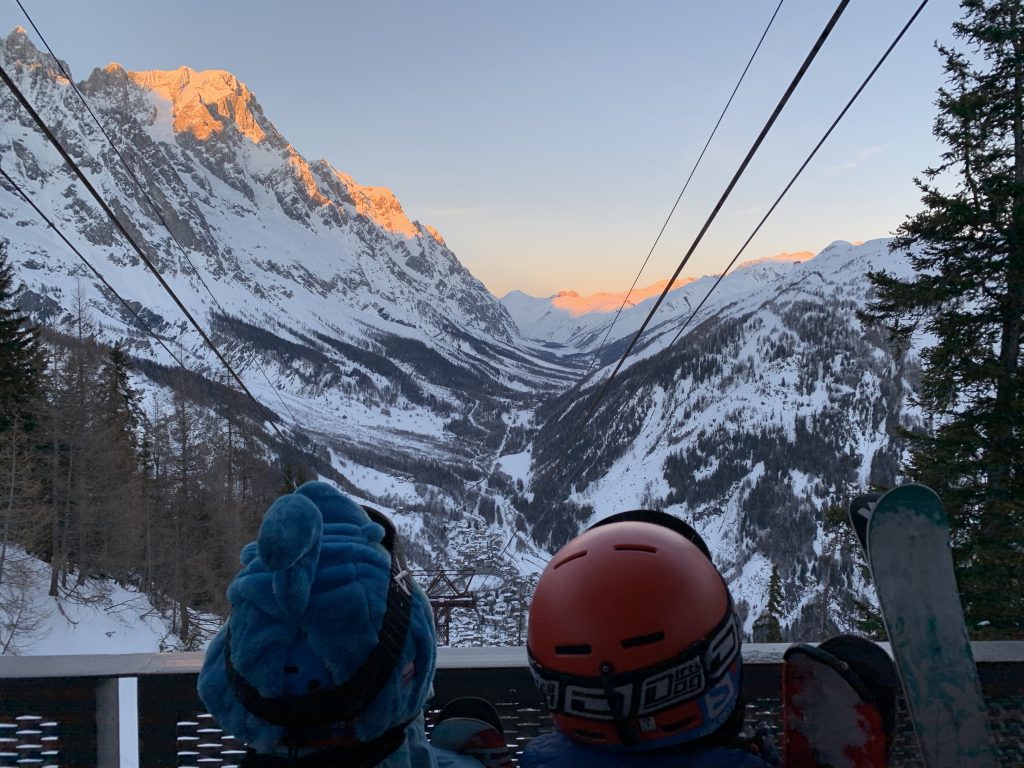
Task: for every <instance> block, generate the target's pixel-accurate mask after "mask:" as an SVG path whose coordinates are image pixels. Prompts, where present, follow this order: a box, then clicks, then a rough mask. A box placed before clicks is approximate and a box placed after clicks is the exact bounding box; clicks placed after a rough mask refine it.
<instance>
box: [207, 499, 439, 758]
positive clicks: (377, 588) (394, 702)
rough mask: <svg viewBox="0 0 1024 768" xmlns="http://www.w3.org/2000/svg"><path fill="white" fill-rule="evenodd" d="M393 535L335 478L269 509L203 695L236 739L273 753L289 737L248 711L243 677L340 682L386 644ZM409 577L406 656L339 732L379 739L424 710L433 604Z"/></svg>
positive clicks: (300, 683) (260, 681)
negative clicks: (341, 488) (382, 639)
mask: <svg viewBox="0 0 1024 768" xmlns="http://www.w3.org/2000/svg"><path fill="white" fill-rule="evenodd" d="M384 537H385V529H384V527H383V526H382V525H380V524H378V523H376V522H373V521H372V520H371V519H370V517H369V516H368V515H367V513H366V511H365V510H364V509H363V508H362V507H360V506H359V505H358V504H356V503H355V502H353V501H352V500H351V499H349V498H348V497H347V496H345V495H344V494H342V493H340V492H339V491H338V490H336V489H335V488H334V487H332V486H330V485H328V484H327V483H321V482H310V483H306V484H304V485H303V486H302V487H301V488H299V489H298V490H297V491H296V492H295V493H292V494H288V495H286V496H282V497H280V498H279V499H277V501H275V502H274V503H273V504H272V505H271V506H270V509H268V510H267V513H266V515H264V518H263V524H262V526H261V527H260V532H259V536H258V538H257V540H256V541H254V542H251V543H249V544H246V545H245V547H244V548H243V549H242V554H241V561H242V566H243V567H242V570H241V571H240V572H239V573H238V575H237V576H235V579H234V581H232V582H231V585H230V586H229V587H228V592H227V595H228V600H229V601H230V603H231V616H230V617H229V619H228V621H227V622H226V623H225V625H224V626H223V627H222V628H221V630H220V632H218V634H217V636H216V637H214V639H213V641H212V642H211V643H210V646H209V648H208V649H207V652H206V659H205V661H204V662H203V669H202V672H201V673H200V675H199V696H200V698H201V699H202V700H203V703H204V704H205V705H206V707H207V709H208V710H209V712H210V714H212V715H213V716H214V717H215V718H217V720H218V721H219V723H220V724H221V726H223V727H224V728H225V729H227V730H228V731H229V732H230V733H232V734H233V735H234V736H235V737H236V738H238V739H240V740H242V741H244V742H246V743H247V744H248V745H249V746H250V747H252V748H253V749H255V750H256V751H258V752H270V751H273V750H274V749H275V748H277V747H278V746H280V744H281V740H282V738H284V736H285V729H284V728H283V727H282V726H280V725H274V724H272V723H270V722H268V721H266V720H264V719H261V718H260V717H259V716H257V715H256V714H254V712H253V711H251V710H253V709H259V708H258V707H256V706H253V704H252V695H251V690H250V691H249V692H248V693H247V692H246V690H244V687H245V686H247V687H249V688H250V689H255V692H257V694H258V696H260V697H263V698H265V699H277V698H279V697H287V696H293V697H294V696H302V695H303V694H307V693H310V692H312V691H319V692H322V691H325V690H329V689H334V688H338V687H339V686H342V685H343V684H344V683H345V682H347V681H349V680H350V679H351V678H352V677H353V675H355V673H356V672H357V671H358V670H359V669H360V667H361V666H362V664H363V662H364V661H365V660H366V659H367V657H368V656H369V655H370V653H371V652H372V651H373V650H374V649H375V648H376V647H377V645H378V642H379V640H380V634H381V630H382V625H383V622H384V615H385V613H386V609H387V600H388V591H389V584H390V585H391V586H390V588H391V589H392V590H395V589H398V588H399V585H397V584H394V583H393V582H392V578H391V557H392V555H391V553H389V551H388V549H387V548H386V547H385V546H384V545H383V544H382V542H383V541H384ZM404 582H405V583H406V584H407V585H408V586H409V587H410V588H411V589H410V592H411V606H410V609H409V628H408V631H407V633H406V635H405V642H404V646H403V647H402V651H401V655H400V657H399V661H398V663H397V664H396V665H395V667H394V669H393V670H392V672H391V676H390V678H389V679H388V680H387V681H386V682H385V683H384V685H383V687H381V688H380V690H379V691H378V692H377V693H376V695H375V696H372V698H370V699H369V701H368V702H367V704H366V706H365V707H364V708H363V709H362V710H361V712H360V713H359V714H357V715H355V716H353V717H351V718H350V719H348V720H345V721H343V722H336V723H332V725H331V726H330V731H331V734H332V736H333V737H335V738H337V737H342V738H354V739H355V740H356V741H359V742H368V741H372V740H373V739H375V738H377V737H378V736H381V734H383V733H384V732H385V731H388V730H389V729H392V728H395V727H396V726H398V725H401V724H403V723H406V722H408V721H410V720H412V719H413V718H415V717H416V716H417V715H418V714H419V713H420V712H421V710H422V709H423V707H424V704H425V703H426V700H427V697H428V696H429V695H430V686H431V681H432V680H433V677H434V664H435V654H436V641H435V636H434V620H433V615H432V613H431V610H430V603H429V601H428V600H427V597H426V595H425V594H424V593H423V591H422V589H420V588H419V586H417V585H416V584H415V583H414V582H413V581H412V580H411V579H408V578H406V579H405V580H404ZM229 642H230V648H229V649H227V650H228V653H229V659H230V667H231V668H232V669H233V673H229V671H228V670H229V664H228V663H227V662H226V660H225V649H226V646H227V643H229ZM236 673H237V674H236ZM239 676H240V678H241V679H242V680H244V687H243V689H241V690H240V688H239V683H238V677H239ZM247 707H248V708H247ZM292 736H293V735H292ZM292 736H289V738H292Z"/></svg>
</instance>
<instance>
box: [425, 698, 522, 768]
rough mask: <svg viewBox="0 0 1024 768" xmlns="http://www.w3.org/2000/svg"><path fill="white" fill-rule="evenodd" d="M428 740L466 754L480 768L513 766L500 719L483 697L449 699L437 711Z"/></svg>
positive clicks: (439, 746)
mask: <svg viewBox="0 0 1024 768" xmlns="http://www.w3.org/2000/svg"><path fill="white" fill-rule="evenodd" d="M430 743H431V745H433V746H434V747H438V748H440V749H445V750H447V751H449V752H455V753H457V754H460V755H468V756H470V757H472V758H474V759H476V760H477V761H478V762H479V763H480V765H482V766H483V767H484V768H513V763H512V756H511V754H510V753H509V749H508V744H507V743H506V742H505V730H504V728H502V725H501V720H500V719H499V718H498V713H497V712H496V711H495V709H494V707H493V706H492V705H491V703H490V702H488V701H486V700H485V699H478V698H474V697H472V696H465V697H462V698H458V699H452V700H451V701H449V702H448V703H447V704H446V705H445V706H444V707H443V708H442V709H441V711H440V713H438V716H437V721H436V722H435V724H434V728H433V730H432V731H431V732H430Z"/></svg>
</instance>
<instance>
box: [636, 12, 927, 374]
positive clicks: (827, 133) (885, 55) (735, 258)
mask: <svg viewBox="0 0 1024 768" xmlns="http://www.w3.org/2000/svg"><path fill="white" fill-rule="evenodd" d="M926 5H928V0H922V2H921V4H920V5H919V6H918V7H917V10H916V11H914V13H913V15H912V16H911V17H910V19H909V20H908V21H907V23H906V24H904V25H903V29H901V30H900V32H899V34H898V35H896V38H895V39H894V40H893V41H892V42H891V43H890V44H889V47H888V48H886V49H885V53H883V54H882V57H881V58H880V59H879V60H878V63H876V64H875V66H874V67H873V68H872V69H871V71H870V72H869V73H868V76H867V77H865V78H864V82H862V83H861V84H860V87H859V88H858V89H857V90H856V92H855V93H854V94H853V96H851V97H850V100H849V101H848V102H846V106H845V107H843V109H842V110H841V111H840V112H839V114H838V115H837V116H836V119H835V120H833V121H832V124H831V125H830V126H829V127H828V130H827V131H825V133H824V135H823V136H822V137H821V139H820V140H819V141H818V143H817V144H816V145H815V146H814V149H812V150H811V152H810V154H809V155H807V158H806V159H805V160H804V161H803V163H802V164H801V165H800V167H799V168H798V169H797V171H796V173H794V174H793V178H791V179H790V180H789V183H788V184H787V185H786V186H785V188H784V189H783V190H782V192H780V193H779V196H778V197H777V198H775V202H774V203H772V206H771V208H769V209H768V211H767V213H765V215H764V216H763V217H762V218H761V221H759V222H758V224H757V226H756V227H754V231H753V232H751V233H750V237H748V238H747V239H746V240H745V241H744V243H743V245H741V246H740V249H739V250H738V251H737V252H736V255H735V256H733V257H732V261H730V262H729V265H728V266H727V267H726V268H725V270H724V271H723V272H722V274H720V275H719V276H718V279H717V280H715V282H714V284H713V285H712V286H711V288H710V289H709V290H708V292H707V293H706V294H704V298H703V299H701V301H700V304H698V305H697V307H696V308H695V309H694V310H693V311H692V312H690V315H689V316H688V317H687V318H686V322H684V323H683V324H682V325H681V326H680V327H679V330H678V331H676V335H675V336H674V337H673V338H672V341H670V342H669V343H668V344H667V345H666V346H665V347H664V348H663V349H662V350H661V352H659V353H658V356H657V357H656V358H655V360H654V363H653V364H652V365H651V367H650V369H649V370H648V371H647V375H646V376H645V377H644V378H643V380H642V381H641V382H640V384H639V385H638V386H637V388H636V390H637V391H640V390H641V389H643V387H644V386H645V385H646V384H647V383H648V382H649V381H650V380H651V378H652V377H653V375H654V371H655V370H656V369H657V367H658V364H659V363H660V362H661V361H662V359H663V358H664V357H665V355H666V354H667V353H668V351H669V349H670V348H671V347H673V346H674V345H675V343H676V342H677V341H679V337H680V336H682V335H683V331H685V330H686V328H687V327H688V326H689V325H690V323H691V322H693V319H694V318H695V317H696V316H697V313H698V312H699V311H700V310H701V307H703V306H704V304H705V303H706V302H707V300H708V298H710V296H711V294H712V293H713V292H714V291H715V289H716V288H718V285H719V283H721V282H722V280H724V279H725V276H726V275H727V274H728V273H729V270H730V269H732V268H733V266H734V265H735V264H736V262H737V261H738V260H739V258H740V256H741V255H742V254H743V252H744V251H745V250H746V249H747V246H748V245H750V241H751V240H753V239H754V237H755V236H756V235H757V233H758V232H760V231H761V227H762V226H764V223H765V222H766V221H767V220H768V217H769V216H771V215H772V213H773V212H774V211H775V209H776V208H777V207H778V205H779V203H780V202H782V198H783V197H785V196H786V193H788V192H789V190H790V188H791V187H792V186H793V184H795V183H796V180H797V179H798V178H800V175H801V174H802V173H803V172H804V169H805V168H807V166H808V165H809V164H810V162H811V160H812V159H814V156H815V155H816V154H818V150H819V149H821V147H822V145H823V144H824V143H825V142H826V141H827V140H828V137H829V136H831V135H832V131H834V130H835V128H836V126H837V125H839V122H840V121H841V120H842V119H843V117H845V116H846V113H847V112H848V111H849V110H850V107H852V106H853V103H854V102H855V101H857V98H858V97H859V96H860V94H861V92H862V91H863V90H864V89H865V88H866V87H867V85H868V83H870V82H871V79H872V78H873V77H874V76H875V73H877V72H878V70H879V69H881V67H882V64H884V63H885V60H886V59H887V58H889V54H890V53H892V52H893V49H894V48H895V47H896V46H897V45H898V44H899V42H900V40H902V39H903V36H904V35H905V34H906V33H907V30H909V29H910V27H911V25H912V24H913V23H914V22H915V21H916V20H917V17H918V16H919V15H920V14H921V11H923V10H924V7H925V6H926Z"/></svg>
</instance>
